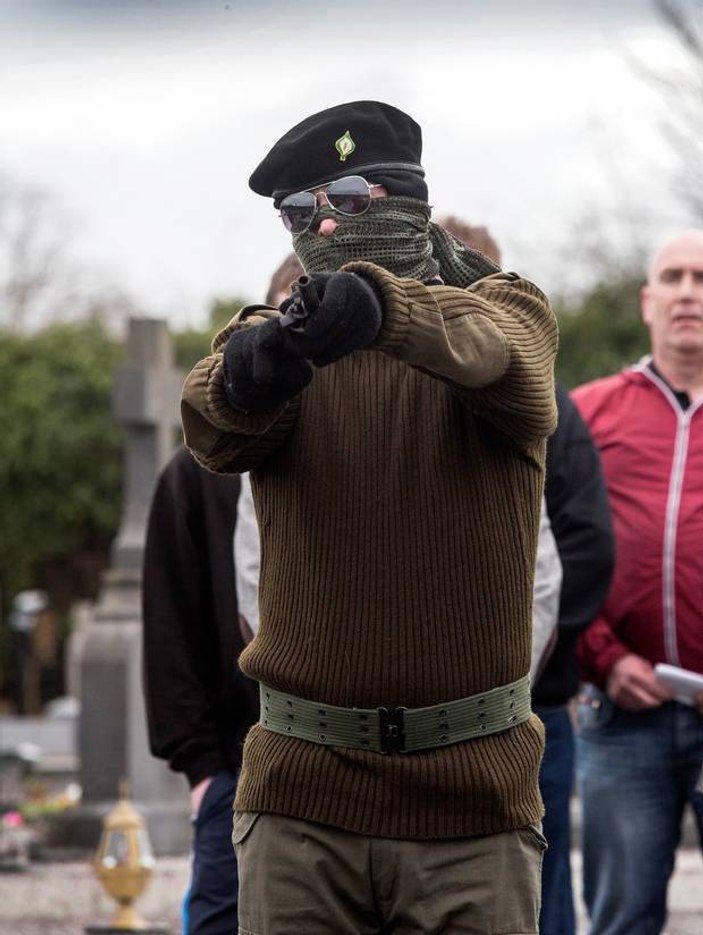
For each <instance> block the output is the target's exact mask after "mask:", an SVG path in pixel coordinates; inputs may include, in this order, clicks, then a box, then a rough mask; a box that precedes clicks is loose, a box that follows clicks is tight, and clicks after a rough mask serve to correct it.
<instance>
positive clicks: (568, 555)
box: [437, 216, 614, 935]
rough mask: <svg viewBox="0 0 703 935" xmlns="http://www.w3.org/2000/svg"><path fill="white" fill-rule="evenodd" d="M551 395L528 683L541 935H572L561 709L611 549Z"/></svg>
mask: <svg viewBox="0 0 703 935" xmlns="http://www.w3.org/2000/svg"><path fill="white" fill-rule="evenodd" d="M437 223H438V224H440V225H441V226H442V227H444V228H445V229H446V230H448V231H449V232H450V233H451V234H453V235H454V236H455V237H458V238H459V240H461V241H463V243H465V244H466V245H467V246H469V247H473V248H474V249H476V250H480V251H481V252H482V253H484V254H485V255H486V256H487V257H489V259H491V260H493V261H494V262H495V263H498V264H500V262H501V256H500V249H499V247H498V244H497V242H496V241H495V239H494V238H493V237H492V236H491V234H490V233H489V231H488V230H487V229H486V228H485V227H483V226H478V225H477V226H474V225H471V224H467V223H466V222H464V221H462V220H460V219H459V218H456V217H454V216H447V217H440V218H439V219H438V221H437ZM556 392H557V408H558V411H559V422H558V425H557V429H556V431H555V433H554V434H553V435H552V436H551V438H550V439H549V440H548V442H547V473H546V479H545V500H546V505H547V513H548V516H549V520H550V523H551V531H552V533H553V535H554V538H555V540H556V545H557V550H558V553H559V558H560V560H561V567H562V582H561V598H560V600H559V603H558V614H557V629H556V633H555V640H553V641H552V643H551V646H550V650H549V652H548V654H547V655H546V658H543V660H542V665H541V674H538V677H537V679H536V681H535V682H534V683H533V689H532V702H533V709H534V711H535V712H536V713H537V714H538V715H539V716H540V718H541V719H542V721H543V723H544V726H545V732H546V739H545V750H544V758H543V760H542V767H541V770H540V791H541V793H542V798H543V800H544V807H545V816H544V835H545V837H546V838H547V841H548V843H549V848H548V849H547V851H546V852H545V855H544V863H543V865H542V908H541V912H540V933H541V935H574V932H575V926H576V923H575V913H574V900H573V891H572V883H571V863H570V854H571V817H570V808H569V804H570V800H571V794H572V790H573V783H574V732H573V727H572V723H571V717H570V715H569V711H568V702H569V701H570V700H571V699H572V698H573V697H574V696H575V695H576V693H577V691H578V684H579V681H578V666H577V662H576V652H575V648H576V641H577V639H578V637H579V635H580V634H581V633H582V632H583V631H584V630H585V629H586V627H588V625H589V624H590V623H591V621H592V620H593V618H594V617H595V615H596V613H597V612H598V609H599V608H600V606H601V604H602V602H603V599H604V598H605V595H606V592H607V589H608V586H609V584H610V579H611V575H612V568H613V560H614V553H613V550H614V546H613V533H612V526H611V521H610V511H609V508H608V500H607V494H606V490H605V484H604V481H603V473H602V470H601V465H600V459H599V457H598V452H597V451H596V449H595V446H594V444H593V441H592V439H591V437H590V434H589V431H588V429H587V427H586V425H585V423H584V421H583V419H582V418H581V416H580V415H579V412H578V410H577V408H576V406H575V405H574V403H573V402H572V401H571V399H570V398H569V396H568V394H567V393H566V392H565V391H564V389H563V388H561V387H560V386H558V385H557V391H556ZM536 584H537V578H536ZM549 653H551V654H549Z"/></svg>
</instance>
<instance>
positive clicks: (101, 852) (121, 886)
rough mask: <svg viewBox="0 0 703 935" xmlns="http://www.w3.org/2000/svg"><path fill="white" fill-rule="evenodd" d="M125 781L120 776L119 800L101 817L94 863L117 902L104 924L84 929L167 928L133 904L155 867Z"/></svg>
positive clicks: (132, 929) (144, 929) (151, 929)
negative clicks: (146, 917) (149, 919)
mask: <svg viewBox="0 0 703 935" xmlns="http://www.w3.org/2000/svg"><path fill="white" fill-rule="evenodd" d="M127 796H128V791H127V782H126V781H125V780H122V781H121V782H120V787H119V800H118V802H117V805H116V806H115V807H114V808H113V810H112V811H111V812H110V813H109V814H108V815H106V817H105V818H104V820H103V830H102V836H101V838H100V844H99V845H98V851H97V854H96V855H95V860H94V862H93V867H94V869H95V873H96V875H97V877H98V879H99V880H100V882H101V883H102V886H103V889H104V890H105V891H106V892H107V894H108V895H109V896H110V897H112V899H114V900H116V901H117V902H118V903H119V907H118V909H117V912H116V914H115V916H114V918H113V919H112V921H111V922H110V923H109V925H107V926H102V927H100V926H90V927H89V928H86V932H87V933H90V935H94V933H95V935H97V933H106V932H110V933H113V932H114V933H117V932H166V931H168V929H167V928H163V927H160V926H157V927H154V926H152V925H150V924H148V923H146V922H144V920H143V919H142V918H141V917H140V916H139V914H138V913H137V911H136V910H135V908H134V906H133V905H132V904H133V903H134V902H135V901H136V899H137V897H139V896H140V895H141V893H142V892H143V891H144V889H145V887H146V885H147V883H148V882H149V879H150V877H151V875H152V873H153V870H154V855H153V852H152V849H151V842H150V841H149V835H148V834H147V830H146V827H145V825H144V820H143V818H142V817H141V815H139V813H138V812H137V811H136V810H135V808H134V807H133V805H132V803H131V802H130V801H129V800H128V797H127Z"/></svg>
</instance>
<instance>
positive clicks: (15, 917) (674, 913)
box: [0, 847, 703, 935]
mask: <svg viewBox="0 0 703 935" xmlns="http://www.w3.org/2000/svg"><path fill="white" fill-rule="evenodd" d="M580 863H581V861H580V855H579V853H578V851H574V854H573V867H574V879H575V880H576V881H578V874H579V870H580ZM187 878H188V860H187V858H186V857H185V856H183V857H162V858H160V859H158V860H157V864H156V870H155V873H154V877H153V879H152V881H151V883H150V885H149V887H148V888H147V890H146V891H145V893H144V895H143V897H142V898H141V899H140V900H139V901H138V903H137V908H138V910H139V912H140V913H141V914H142V915H143V916H144V918H145V919H146V920H147V921H148V922H151V923H156V922H160V923H161V924H163V923H167V924H168V925H169V928H170V932H171V933H172V935H180V927H179V916H180V898H181V895H182V893H183V891H184V889H185V887H186V883H187ZM702 883H703V862H702V860H701V855H700V853H699V852H698V850H697V848H693V847H687V848H684V849H682V850H681V851H680V852H679V855H678V860H677V865H676V872H675V874H674V877H673V880H672V884H671V890H670V900H669V904H670V917H669V923H668V925H667V928H666V935H700V933H701V932H703V885H701V884H702ZM111 913H112V909H111V904H110V903H109V901H108V900H107V898H106V897H105V896H104V895H103V894H102V892H101V890H100V887H99V885H98V882H97V880H96V879H95V877H94V875H93V873H92V869H91V867H90V865H89V858H87V859H86V860H82V861H76V860H68V861H65V860H62V861H50V862H37V863H34V864H32V865H31V867H30V869H29V870H28V871H27V872H25V873H15V874H11V873H5V874H0V932H1V933H2V935H82V933H83V928H84V926H86V925H97V924H105V923H106V922H107V921H108V920H109V918H110V916H111ZM579 916H580V918H579V930H578V932H579V935H586V923H585V919H584V914H583V908H582V907H581V906H579Z"/></svg>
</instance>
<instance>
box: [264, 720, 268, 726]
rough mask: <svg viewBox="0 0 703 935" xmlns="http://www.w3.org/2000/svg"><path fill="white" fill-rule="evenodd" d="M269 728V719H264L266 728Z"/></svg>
mask: <svg viewBox="0 0 703 935" xmlns="http://www.w3.org/2000/svg"><path fill="white" fill-rule="evenodd" d="M268 726H269V722H268V719H267V718H264V727H268Z"/></svg>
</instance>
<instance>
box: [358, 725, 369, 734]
mask: <svg viewBox="0 0 703 935" xmlns="http://www.w3.org/2000/svg"><path fill="white" fill-rule="evenodd" d="M359 730H360V731H361V733H362V734H368V732H369V729H368V727H366V725H364V726H362V727H360V728H359Z"/></svg>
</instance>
